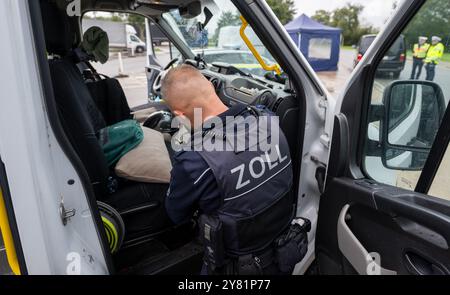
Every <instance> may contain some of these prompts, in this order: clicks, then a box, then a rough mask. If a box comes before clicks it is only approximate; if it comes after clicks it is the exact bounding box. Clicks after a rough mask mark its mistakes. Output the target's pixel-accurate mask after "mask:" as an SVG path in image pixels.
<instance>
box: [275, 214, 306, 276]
mask: <svg viewBox="0 0 450 295" xmlns="http://www.w3.org/2000/svg"><path fill="white" fill-rule="evenodd" d="M310 230H311V222H310V221H309V220H308V219H303V218H299V219H294V220H293V221H292V224H291V226H290V227H289V229H288V230H287V231H286V232H285V233H283V234H282V235H281V236H280V237H279V238H278V239H276V240H275V261H276V263H277V264H278V268H279V270H280V272H281V274H286V275H287V274H292V272H293V271H294V268H295V265H296V264H297V263H299V262H300V261H302V259H303V258H304V257H305V255H306V252H307V251H308V232H309V231H310Z"/></svg>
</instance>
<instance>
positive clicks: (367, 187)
mask: <svg viewBox="0 0 450 295" xmlns="http://www.w3.org/2000/svg"><path fill="white" fill-rule="evenodd" d="M347 205H348V211H347V214H346V215H345V217H344V219H345V220H344V221H345V223H346V225H347V226H348V228H349V229H350V230H351V232H352V233H353V234H354V236H355V237H356V238H357V239H358V241H359V242H360V243H361V245H362V246H364V248H366V249H367V251H368V252H369V253H371V252H375V253H378V254H379V258H380V262H381V266H382V267H383V268H385V269H388V270H392V271H395V272H397V273H398V274H444V273H445V274H450V272H449V269H450V251H449V247H448V245H449V242H450V231H449V230H450V218H449V217H448V216H447V215H448V214H449V212H450V206H449V205H448V203H447V202H445V201H442V200H439V199H435V198H431V197H429V196H427V195H422V194H418V193H414V192H411V191H407V190H403V189H399V188H395V187H391V186H388V185H382V184H377V183H375V182H373V181H370V180H354V179H350V178H334V179H332V180H331V181H330V182H329V183H328V186H327V189H326V191H325V193H324V195H323V196H322V202H321V204H320V208H319V212H320V215H321V216H327V218H319V223H318V227H317V242H316V254H317V257H318V261H319V268H320V270H321V271H322V272H323V273H331V274H355V273H357V271H356V270H357V269H358V266H357V265H355V263H353V265H352V264H351V263H350V262H349V260H351V258H350V259H349V258H348V257H347V258H346V257H345V256H344V254H343V253H342V252H341V250H340V249H339V238H338V224H339V215H340V214H341V212H342V209H343V208H345V206H347ZM329 241H336V242H335V243H330V242H329ZM344 252H345V250H344ZM368 264H369V263H367V265H368ZM367 265H366V266H367ZM355 267H356V269H355Z"/></svg>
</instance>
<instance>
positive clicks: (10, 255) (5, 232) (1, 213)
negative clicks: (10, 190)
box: [0, 188, 20, 275]
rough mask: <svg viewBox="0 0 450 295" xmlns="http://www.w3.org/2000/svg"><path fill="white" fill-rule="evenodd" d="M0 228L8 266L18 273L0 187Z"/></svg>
mask: <svg viewBox="0 0 450 295" xmlns="http://www.w3.org/2000/svg"><path fill="white" fill-rule="evenodd" d="M0 230H1V232H2V236H3V242H4V243H5V249H6V257H7V259H8V264H9V267H10V268H11V270H12V272H13V273H14V274H15V275H20V267H19V260H18V259H17V254H16V248H15V247H14V241H13V237H12V233H11V228H10V227H9V221H8V214H6V205H5V200H4V199H3V193H2V190H1V188H0Z"/></svg>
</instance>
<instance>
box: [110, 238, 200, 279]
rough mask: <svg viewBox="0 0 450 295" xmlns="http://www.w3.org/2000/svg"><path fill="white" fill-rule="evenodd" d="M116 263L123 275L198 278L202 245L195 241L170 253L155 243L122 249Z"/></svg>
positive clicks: (157, 242)
mask: <svg viewBox="0 0 450 295" xmlns="http://www.w3.org/2000/svg"><path fill="white" fill-rule="evenodd" d="M114 262H115V267H116V271H117V273H118V274H120V275H128V274H130V275H131V274H133V275H155V274H167V275H169V274H170V275H198V274H199V273H200V271H201V268H202V264H203V246H202V245H201V243H200V242H198V241H197V240H194V241H192V242H189V243H187V244H185V245H183V246H181V247H179V248H177V249H174V250H170V249H168V248H167V247H166V246H165V245H164V244H163V243H161V242H159V241H157V240H153V241H148V242H145V243H143V244H142V245H139V247H136V246H135V247H130V248H126V249H122V250H121V251H120V253H118V254H117V255H116V256H115V257H114ZM130 262H131V263H132V264H130Z"/></svg>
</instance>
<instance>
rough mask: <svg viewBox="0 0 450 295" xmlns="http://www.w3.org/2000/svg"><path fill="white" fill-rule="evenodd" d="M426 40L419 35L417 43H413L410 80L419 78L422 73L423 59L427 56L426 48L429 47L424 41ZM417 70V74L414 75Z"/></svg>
mask: <svg viewBox="0 0 450 295" xmlns="http://www.w3.org/2000/svg"><path fill="white" fill-rule="evenodd" d="M427 40H428V38H427V37H423V36H421V37H419V43H416V44H414V48H413V67H412V72H411V80H413V79H416V80H417V79H419V77H420V74H421V73H422V67H423V60H424V59H425V57H426V56H427V52H428V49H429V48H430V44H428V43H426V42H427ZM416 70H417V75H416Z"/></svg>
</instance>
